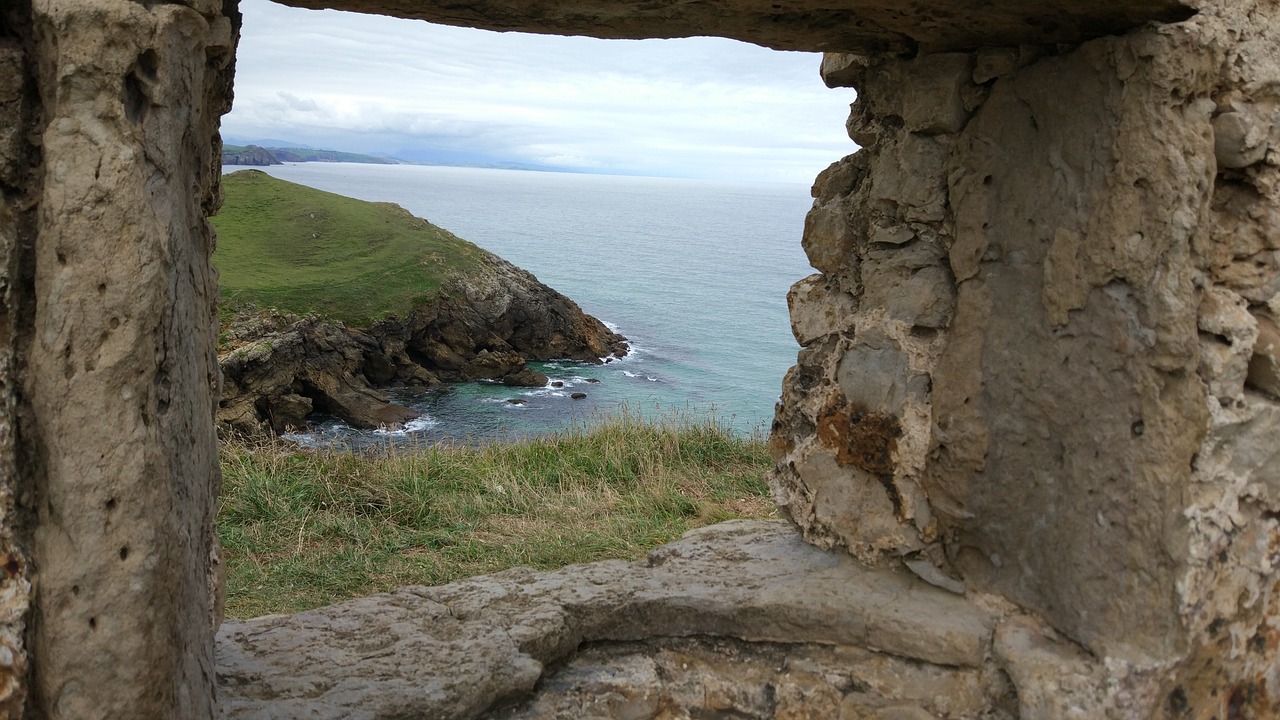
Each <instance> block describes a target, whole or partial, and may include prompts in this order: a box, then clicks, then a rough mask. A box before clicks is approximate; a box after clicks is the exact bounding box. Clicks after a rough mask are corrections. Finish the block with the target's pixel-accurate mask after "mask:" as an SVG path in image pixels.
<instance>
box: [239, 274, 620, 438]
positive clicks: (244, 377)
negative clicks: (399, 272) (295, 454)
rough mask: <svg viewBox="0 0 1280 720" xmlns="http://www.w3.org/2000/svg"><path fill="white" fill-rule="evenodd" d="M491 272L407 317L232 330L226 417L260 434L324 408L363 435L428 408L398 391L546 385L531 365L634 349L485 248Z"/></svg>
mask: <svg viewBox="0 0 1280 720" xmlns="http://www.w3.org/2000/svg"><path fill="white" fill-rule="evenodd" d="M483 258H484V260H483V262H484V266H483V268H482V269H481V270H479V271H472V272H470V273H469V274H468V275H466V276H465V277H462V278H458V279H455V280H452V281H450V283H449V284H448V285H446V286H445V288H444V289H443V290H442V291H441V292H440V293H438V294H437V295H436V296H435V297H434V298H432V299H431V300H430V301H429V302H425V303H423V304H421V305H420V306H418V307H417V308H416V309H414V310H413V311H412V312H411V313H409V314H408V315H407V316H406V317H403V318H401V317H395V316H392V317H388V318H385V319H382V320H379V321H378V322H376V323H374V324H372V325H371V326H369V327H366V328H352V327H347V326H346V325H345V324H343V323H341V322H336V321H333V320H326V319H324V318H322V317H318V316H310V317H305V318H303V317H298V316H294V315H286V314H281V313H277V312H267V313H256V314H249V315H246V316H243V317H241V318H238V319H237V320H236V321H234V322H232V323H231V325H230V326H229V327H228V329H227V331H226V341H225V342H224V349H223V350H222V351H221V352H220V353H219V356H218V360H219V364H220V365H221V366H222V374H223V388H222V400H221V402H220V403H219V407H218V422H219V424H220V425H221V426H222V427H224V428H225V429H227V430H231V431H234V432H237V433H241V434H258V433H261V432H263V431H265V430H268V429H269V430H273V431H275V432H282V431H284V430H287V429H290V428H300V427H303V426H304V425H305V424H306V416H307V415H308V414H310V413H312V412H314V411H319V412H324V413H328V414H331V415H334V416H337V417H339V418H341V419H342V420H343V421H345V422H346V423H347V424H349V425H351V426H353V427H358V428H376V427H378V426H380V425H395V424H398V423H402V422H404V421H406V420H409V419H411V418H413V417H415V415H416V413H414V412H413V411H411V410H409V409H407V408H404V407H402V406H399V405H395V404H394V403H390V402H389V401H388V398H387V395H386V394H385V393H384V392H382V391H381V390H380V388H385V387H388V386H424V387H425V386H434V385H439V384H441V383H448V382H464V381H475V380H491V381H498V382H502V383H506V384H508V385H519V386H529V387H542V386H543V385H545V384H546V383H547V377H546V376H545V375H543V374H542V373H539V372H537V371H534V370H532V369H530V368H528V367H526V365H525V362H526V360H552V359H570V360H577V361H581V362H591V363H598V362H601V361H602V360H603V359H604V358H608V357H613V356H617V357H621V356H623V355H625V354H626V353H627V350H628V347H627V342H626V339H625V338H623V337H622V336H621V335H619V334H617V333H615V332H613V331H611V330H609V329H608V328H607V327H605V326H604V324H603V323H601V322H600V321H599V320H597V319H595V318H593V317H591V316H590V315H587V314H586V313H584V312H583V311H582V309H581V308H579V307H578V305H577V303H575V302H573V301H572V300H570V299H569V298H567V297H565V296H564V295H562V294H560V293H558V292H556V291H555V290H553V289H551V288H550V287H547V286H546V285H544V284H542V283H541V282H538V279H537V278H535V277H534V276H533V275H532V274H531V273H529V272H528V271H526V270H522V269H520V268H518V267H516V266H515V265H512V264H511V263H509V262H507V261H505V260H503V259H502V258H499V257H498V256H496V255H493V254H491V253H484V256H483Z"/></svg>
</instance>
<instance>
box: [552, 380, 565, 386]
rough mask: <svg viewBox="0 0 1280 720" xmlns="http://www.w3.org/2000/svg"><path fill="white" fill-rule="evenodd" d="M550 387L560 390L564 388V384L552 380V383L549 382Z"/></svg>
mask: <svg viewBox="0 0 1280 720" xmlns="http://www.w3.org/2000/svg"><path fill="white" fill-rule="evenodd" d="M551 387H553V388H562V387H564V382H562V381H560V380H552V381H551Z"/></svg>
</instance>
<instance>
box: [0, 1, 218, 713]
mask: <svg viewBox="0 0 1280 720" xmlns="http://www.w3.org/2000/svg"><path fill="white" fill-rule="evenodd" d="M0 12H2V13H3V23H2V24H0V27H2V28H3V29H2V31H0V35H3V36H4V37H3V39H0V62H2V63H5V69H4V70H3V71H0V77H2V78H3V79H0V88H3V89H0V108H3V109H2V110H0V112H3V113H4V118H3V123H2V124H3V127H4V130H3V131H0V156H3V158H4V160H3V161H0V173H3V175H4V176H3V179H2V180H0V181H2V182H3V183H5V185H4V193H3V201H2V202H3V204H2V205H0V218H3V219H2V220H0V226H3V227H4V228H5V251H6V253H8V255H7V257H6V260H5V264H4V271H3V272H4V273H5V282H4V293H5V309H4V312H5V321H4V322H3V327H4V332H3V338H4V341H3V342H4V346H3V347H4V348H5V350H4V352H5V353H6V354H5V355H4V356H3V357H4V360H3V362H4V363H6V364H5V365H4V369H3V370H2V371H0V372H3V373H4V387H5V394H4V397H5V403H4V407H5V408H6V412H7V413H9V414H7V415H5V416H4V417H5V419H6V421H8V420H12V419H13V418H15V417H16V418H17V420H18V422H17V427H16V428H15V427H14V426H13V425H9V424H5V423H4V422H0V426H2V427H3V428H5V432H4V433H0V435H2V436H3V442H4V443H14V441H15V440H16V442H17V447H16V448H15V447H14V445H13V444H8V445H5V446H4V447H5V449H4V450H3V451H2V454H3V457H4V458H5V460H4V461H3V463H2V464H3V465H4V466H5V467H6V469H9V468H12V469H13V470H14V472H13V473H8V472H6V474H5V477H4V481H5V483H8V484H7V485H6V487H7V488H9V492H12V494H13V495H12V497H13V498H14V499H16V501H17V502H18V503H19V504H20V505H19V508H20V512H21V515H20V516H19V517H14V516H12V515H8V514H6V516H5V517H4V519H3V521H2V522H3V526H4V527H5V528H6V530H5V533H16V532H20V533H22V535H23V536H24V537H25V539H26V541H27V542H29V545H27V547H26V548H24V549H16V550H14V551H13V552H12V553H10V554H9V555H8V556H7V557H6V559H5V568H4V578H5V579H4V581H3V593H4V597H3V600H2V601H0V602H2V603H3V605H4V614H3V618H2V619H0V623H2V624H3V628H4V629H3V631H0V644H4V645H5V647H3V648H2V649H0V667H2V668H3V670H2V671H0V678H9V679H7V680H5V681H4V683H3V684H0V693H3V696H4V697H5V699H4V700H3V703H4V704H3V705H2V707H3V708H4V709H5V710H6V712H4V713H0V714H3V715H4V716H5V717H48V718H71V717H184V718H198V717H209V716H211V715H212V713H213V704H214V700H213V684H212V683H213V644H212V639H211V637H210V635H211V631H212V622H211V621H212V616H213V615H214V614H215V613H216V601H215V595H216V580H215V578H216V575H217V571H216V565H217V551H216V546H215V544H214V534H213V519H214V507H215V502H216V498H217V493H218V483H219V475H218V465H217V446H216V438H215V436H214V434H213V425H212V421H213V412H214V407H215V405H216V400H217V390H218V369H217V365H216V363H215V360H214V341H215V336H214V327H215V326H214V305H213V302H214V299H215V297H216V295H217V293H216V284H217V281H216V277H215V275H214V272H213V270H212V268H211V267H210V264H209V256H210V252H211V251H212V237H211V233H210V231H209V229H208V225H207V222H206V220H205V217H206V215H207V214H208V213H209V212H211V211H213V210H214V209H216V208H217V207H218V204H219V195H218V191H217V187H218V184H217V183H218V169H217V161H218V160H217V158H218V147H219V145H220V142H219V141H218V135H217V130H218V118H219V117H220V116H221V115H222V114H223V113H225V112H226V111H227V110H229V108H230V98H231V96H230V85H231V75H232V59H233V58H232V53H233V51H234V44H235V41H236V37H237V29H236V24H237V22H236V17H235V14H234V6H233V5H232V6H228V8H227V9H226V10H224V7H223V3H222V2H218V1H215V0H201V1H192V2H188V3H185V4H174V3H150V4H139V3H135V2H124V1H120V0H76V1H75V2H67V1H64V0H32V1H20V2H17V3H13V2H9V3H5V5H4V8H3V10H0ZM226 12H230V13H231V14H232V17H228V16H227V15H226V14H225V13H226ZM14 38H16V39H17V45H18V47H20V48H21V52H22V53H23V57H22V58H21V59H18V60H14V59H13V57H12V51H13V48H14V46H15V42H14ZM15 69H16V70H17V73H16V75H11V74H10V72H11V71H13V70H15ZM14 80H16V81H17V82H18V84H19V85H20V87H17V88H15V87H13V85H12V83H13V81H14ZM27 103H31V104H29V105H28V104H27ZM11 122H12V123H13V124H10V123H11ZM15 129H16V130H17V132H16V134H14V133H13V132H12V131H13V130H15ZM33 164H36V165H37V168H38V169H35V171H34V172H32V171H31V170H30V168H31V167H32V165H33ZM10 193H13V194H10ZM14 230H16V237H15V235H14V234H13V231H14ZM13 313H17V314H13ZM7 353H13V355H9V354H7ZM15 406H17V407H15ZM11 433H12V434H11ZM9 497H10V496H9V495H7V494H0V498H6V499H7V498H9ZM9 509H10V508H8V507H6V508H5V510H6V512H7V510H9ZM4 537H5V538H6V539H7V538H9V537H12V535H9V534H5V535H4ZM32 569H33V570H34V573H35V582H33V583H32V584H31V587H32V588H34V594H33V595H32V606H33V608H34V611H33V612H32V613H30V614H29V615H24V614H23V612H22V610H23V608H22V602H21V601H22V600H23V597H22V596H23V595H24V594H25V588H26V585H25V579H26V578H27V577H28V573H29V572H31V570H32ZM24 621H29V622H30V626H29V628H28V629H27V631H26V637H25V640H26V648H25V649H24V648H15V647H13V646H12V645H10V644H9V643H11V641H12V640H13V639H14V638H13V635H12V634H10V633H12V631H13V630H15V629H19V632H21V630H20V628H21V624H22V623H23V622H24ZM24 650H25V653H24ZM24 667H28V668H30V671H31V672H30V675H29V676H27V677H28V678H29V685H28V686H27V687H26V688H25V690H26V691H27V695H28V702H27V705H26V707H25V708H24V709H25V711H26V713H27V714H26V715H23V713H22V711H21V710H17V709H15V708H16V707H17V706H18V702H20V701H15V698H19V697H20V695H21V693H22V691H23V688H20V687H18V688H15V687H14V685H13V683H12V682H11V680H12V678H11V674H12V673H16V672H21V671H22V670H23V669H24ZM21 682H22V681H21V680H20V681H19V683H21Z"/></svg>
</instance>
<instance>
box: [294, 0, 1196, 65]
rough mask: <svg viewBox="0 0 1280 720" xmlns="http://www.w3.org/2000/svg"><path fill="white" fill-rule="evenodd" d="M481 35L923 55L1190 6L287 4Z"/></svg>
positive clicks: (392, 0) (382, 0) (1012, 0)
mask: <svg viewBox="0 0 1280 720" xmlns="http://www.w3.org/2000/svg"><path fill="white" fill-rule="evenodd" d="M284 4H286V5H293V6H295V7H305V8H316V9H318V8H332V9H337V10H352V11H355V12H366V13H376V14H379V15H391V16H395V17H404V18H416V19H419V20H428V21H430V22H436V23H442V24H445V25H465V26H468V27H479V28H485V29H488V30H501V31H512V30H515V31H521V32H537V33H554V34H557V35H591V36H594V37H604V38H645V37H691V36H695V35H719V36H722V37H729V38H735V39H737V40H746V41H747V42H752V43H756V44H757V45H764V46H766V47H771V48H774V49H776V50H810V51H821V50H833V51H841V50H859V51H864V52H867V51H873V52H891V53H902V52H914V51H915V50H917V49H919V50H922V51H925V52H938V51H945V50H969V49H974V48H977V47H980V46H983V45H1013V46H1016V45H1019V44H1040V43H1047V44H1053V43H1077V42H1080V41H1082V40H1086V39H1089V38H1094V37H1098V36H1099V35H1108V34H1112V33H1117V32H1123V31H1125V30H1129V29H1131V28H1133V27H1135V26H1138V25H1141V24H1142V23H1144V22H1147V21H1150V20H1157V21H1164V22H1170V21H1176V20H1183V19H1185V18H1186V17H1188V16H1189V15H1190V14H1191V12H1192V7H1193V2H1191V0H1187V1H1185V2H1184V1H1180V0H1127V1H1126V2H1114V1H1108V0H987V1H986V2H980V3H975V2H972V0H929V1H928V2H919V1H918V0H842V1H840V2H836V1H834V0H709V1H707V2H684V3H653V2H643V1H642V0H625V1H622V2H619V1H617V0H609V1H606V0H544V1H543V2H521V0H472V1H471V2H467V3H456V2H431V1H424V0H288V1H287V2H285V3H284Z"/></svg>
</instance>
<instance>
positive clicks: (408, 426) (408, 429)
mask: <svg viewBox="0 0 1280 720" xmlns="http://www.w3.org/2000/svg"><path fill="white" fill-rule="evenodd" d="M439 424H440V423H439V421H437V420H435V419H434V418H432V417H431V416H429V415H422V416H419V417H416V418H414V419H412V420H410V421H409V422H407V423H405V424H404V425H401V426H400V427H396V428H387V427H380V428H378V429H377V430H374V431H373V434H374V435H388V436H392V437H403V436H405V435H408V434H409V433H415V432H421V431H423V430H426V429H428V428H433V427H435V426H436V425H439Z"/></svg>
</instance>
